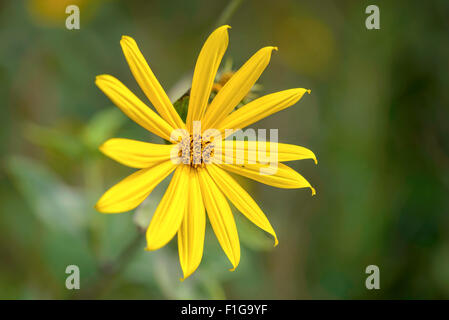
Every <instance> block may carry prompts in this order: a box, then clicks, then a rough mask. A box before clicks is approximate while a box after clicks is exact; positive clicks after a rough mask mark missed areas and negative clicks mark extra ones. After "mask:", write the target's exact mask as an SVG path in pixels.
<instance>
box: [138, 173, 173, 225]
mask: <svg viewBox="0 0 449 320" xmlns="http://www.w3.org/2000/svg"><path fill="white" fill-rule="evenodd" d="M170 180H171V175H170V176H169V177H168V178H166V179H165V180H164V181H162V182H161V183H160V184H159V185H158V186H157V187H156V188H155V189H154V190H153V191H152V192H151V194H150V195H149V196H148V197H147V198H146V199H145V201H144V202H143V203H142V204H141V205H140V206H138V207H137V209H136V212H135V213H134V215H133V221H134V223H135V224H136V225H137V227H139V228H141V229H142V230H146V228H147V227H148V225H149V224H150V221H151V218H152V217H153V214H154V212H155V211H156V208H157V206H158V205H159V202H160V200H161V198H162V195H163V194H164V192H165V189H167V186H168V183H169V182H170Z"/></svg>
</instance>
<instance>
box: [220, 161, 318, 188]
mask: <svg viewBox="0 0 449 320" xmlns="http://www.w3.org/2000/svg"><path fill="white" fill-rule="evenodd" d="M218 166H219V167H221V168H222V169H225V170H228V171H230V172H233V173H237V174H239V175H242V176H244V177H247V178H250V179H253V180H256V181H259V182H262V183H265V184H268V185H270V186H273V187H277V188H283V189H297V188H310V189H311V190H312V195H314V194H315V189H314V188H312V186H311V185H310V183H309V182H308V181H307V180H306V179H304V177H303V176H302V175H300V174H299V173H298V172H296V171H295V170H293V169H292V168H290V167H288V166H286V165H285V164H282V163H278V164H277V167H276V164H275V165H274V166H272V165H262V164H241V165H233V164H219V165H218ZM262 173H264V174H262Z"/></svg>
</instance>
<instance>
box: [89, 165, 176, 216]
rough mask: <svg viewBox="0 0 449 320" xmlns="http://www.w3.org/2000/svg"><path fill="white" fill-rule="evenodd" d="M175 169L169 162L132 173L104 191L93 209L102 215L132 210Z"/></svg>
mask: <svg viewBox="0 0 449 320" xmlns="http://www.w3.org/2000/svg"><path fill="white" fill-rule="evenodd" d="M175 167H176V165H175V164H174V163H173V162H172V161H170V160H169V161H165V162H162V163H160V164H158V165H156V166H154V167H151V168H147V169H141V170H139V171H136V172H134V173H133V174H132V175H130V176H128V177H126V178H125V179H123V180H122V181H120V182H119V183H117V184H116V185H115V186H113V187H112V188H110V189H109V190H108V191H106V192H105V193H104V194H103V196H102V197H101V198H100V200H98V202H97V204H96V205H95V208H96V209H97V210H98V211H100V212H103V213H118V212H125V211H129V210H132V209H134V208H135V207H137V206H138V205H139V204H140V203H141V202H142V201H143V200H145V198H146V197H148V195H149V194H150V193H151V191H153V189H154V188H155V187H156V186H157V185H158V184H159V183H160V182H161V181H162V180H164V179H165V177H167V176H168V175H169V174H170V173H171V172H172V171H173V170H174V169H175Z"/></svg>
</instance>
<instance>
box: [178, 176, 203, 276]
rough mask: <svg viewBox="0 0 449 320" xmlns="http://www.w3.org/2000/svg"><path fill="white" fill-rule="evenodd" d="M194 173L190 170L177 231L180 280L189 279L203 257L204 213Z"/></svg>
mask: <svg viewBox="0 0 449 320" xmlns="http://www.w3.org/2000/svg"><path fill="white" fill-rule="evenodd" d="M196 171H197V170H195V169H190V173H189V174H190V180H189V189H188V190H186V193H188V200H187V202H188V203H187V205H186V211H185V213H184V218H183V220H182V223H181V227H180V228H179V231H178V251H179V261H180V263H181V268H182V272H183V274H184V278H183V279H181V280H184V279H186V278H187V277H189V276H190V275H191V274H192V273H193V272H194V271H195V270H196V268H198V266H199V264H200V262H201V259H202V257H203V246H204V232H205V230H206V212H205V209H204V204H203V198H202V195H201V189H200V184H199V181H198V173H197V172H196Z"/></svg>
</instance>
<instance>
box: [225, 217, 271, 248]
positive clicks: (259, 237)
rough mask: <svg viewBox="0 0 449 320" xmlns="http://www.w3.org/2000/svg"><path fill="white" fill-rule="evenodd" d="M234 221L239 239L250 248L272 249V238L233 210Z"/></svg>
mask: <svg viewBox="0 0 449 320" xmlns="http://www.w3.org/2000/svg"><path fill="white" fill-rule="evenodd" d="M234 217H235V223H236V224H237V228H238V232H239V237H240V241H241V242H242V244H243V245H245V246H246V247H248V248H250V249H252V250H271V249H273V245H274V240H273V238H272V237H271V236H270V235H269V234H268V233H266V232H265V231H263V230H262V229H260V228H258V227H257V226H256V225H255V224H253V223H252V222H251V221H249V220H248V219H247V218H246V217H245V216H243V215H242V214H241V213H240V212H234Z"/></svg>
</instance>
